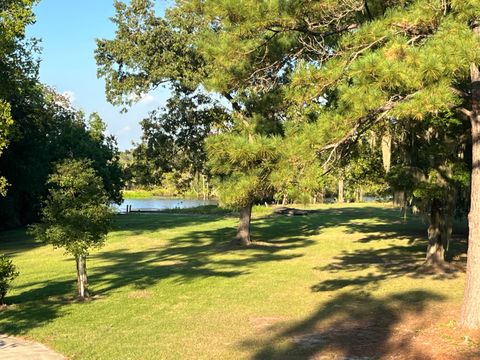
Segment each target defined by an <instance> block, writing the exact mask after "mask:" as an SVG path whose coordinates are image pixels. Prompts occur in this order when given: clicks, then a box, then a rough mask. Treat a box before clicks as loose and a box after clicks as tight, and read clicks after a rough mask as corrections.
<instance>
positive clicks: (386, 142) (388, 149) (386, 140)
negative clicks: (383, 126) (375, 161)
mask: <svg viewBox="0 0 480 360" xmlns="http://www.w3.org/2000/svg"><path fill="white" fill-rule="evenodd" d="M382 161H383V168H384V169H385V172H386V173H388V172H389V171H390V166H391V163H392V135H391V133H390V131H387V132H386V133H385V134H384V135H383V137H382Z"/></svg>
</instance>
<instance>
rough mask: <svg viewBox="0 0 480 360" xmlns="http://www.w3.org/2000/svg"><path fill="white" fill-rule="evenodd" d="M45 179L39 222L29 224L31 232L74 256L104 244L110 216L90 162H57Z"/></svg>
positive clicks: (97, 177)
mask: <svg viewBox="0 0 480 360" xmlns="http://www.w3.org/2000/svg"><path fill="white" fill-rule="evenodd" d="M48 182H49V184H50V185H51V188H50V191H49V196H48V198H47V199H46V201H45V203H44V207H43V209H42V223H40V224H36V225H34V226H32V227H31V231H32V233H33V234H34V235H35V237H36V238H37V239H39V240H41V241H44V242H46V243H49V244H52V245H53V246H54V247H61V248H64V249H65V250H66V251H67V253H69V254H71V255H74V256H75V257H78V256H84V255H88V252H89V251H90V249H91V248H95V247H99V246H101V245H102V244H103V243H104V241H105V237H106V235H107V233H108V231H109V229H110V225H111V221H112V218H113V210H112V209H111V207H110V204H109V203H110V202H109V199H108V194H107V192H106V191H105V189H104V187H103V182H102V178H101V177H99V176H98V175H97V173H96V172H95V170H94V169H93V168H92V162H91V161H88V160H65V161H63V162H61V163H59V164H57V166H56V167H55V171H54V173H52V174H51V175H50V176H49V178H48Z"/></svg>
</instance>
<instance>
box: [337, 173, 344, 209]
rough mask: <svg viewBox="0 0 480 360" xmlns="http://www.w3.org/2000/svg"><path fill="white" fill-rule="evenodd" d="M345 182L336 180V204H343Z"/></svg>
mask: <svg viewBox="0 0 480 360" xmlns="http://www.w3.org/2000/svg"><path fill="white" fill-rule="evenodd" d="M344 193H345V182H344V180H343V179H342V178H340V179H338V202H339V203H344V202H345V196H344Z"/></svg>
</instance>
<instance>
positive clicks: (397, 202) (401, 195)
mask: <svg viewBox="0 0 480 360" xmlns="http://www.w3.org/2000/svg"><path fill="white" fill-rule="evenodd" d="M406 197H407V196H406V194H405V191H402V190H394V191H393V206H395V207H399V208H403V206H404V205H405V200H406Z"/></svg>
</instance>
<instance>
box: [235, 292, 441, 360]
mask: <svg viewBox="0 0 480 360" xmlns="http://www.w3.org/2000/svg"><path fill="white" fill-rule="evenodd" d="M442 300H444V299H443V297H442V296H440V295H438V294H435V293H432V292H428V291H408V292H403V293H396V294H392V295H388V296H386V297H384V298H375V297H372V296H370V295H369V294H368V293H364V292H349V293H341V294H338V295H336V296H335V297H334V298H332V299H331V300H329V301H328V302H326V303H325V304H323V305H322V306H320V307H319V308H318V310H316V311H315V313H313V314H312V315H311V316H309V317H308V318H306V319H304V320H303V321H300V322H298V323H295V324H293V325H289V326H287V325H282V326H278V325H277V326H275V327H274V328H270V329H268V334H266V336H267V337H268V339H267V340H265V337H259V336H256V337H255V338H252V340H249V341H247V342H245V343H243V344H242V347H246V348H252V347H254V348H258V347H260V350H258V351H257V352H256V354H255V355H254V356H253V357H252V358H253V359H258V360H260V359H262V360H263V359H313V358H318V359H371V358H374V359H387V358H402V359H430V357H428V356H427V355H425V354H423V353H422V351H421V350H420V349H418V348H416V347H413V346H411V345H412V340H413V339H414V337H415V335H416V334H415V330H416V329H418V328H419V327H420V328H421V324H417V326H419V327H416V328H415V329H399V328H398V326H399V324H400V323H401V322H402V320H403V319H404V318H405V317H406V316H415V317H418V318H421V316H422V314H423V313H424V311H425V310H426V309H427V308H428V306H429V305H430V304H433V303H435V302H440V301H442ZM395 356H397V357H395ZM398 356H400V357H398ZM432 360H433V359H432Z"/></svg>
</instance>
